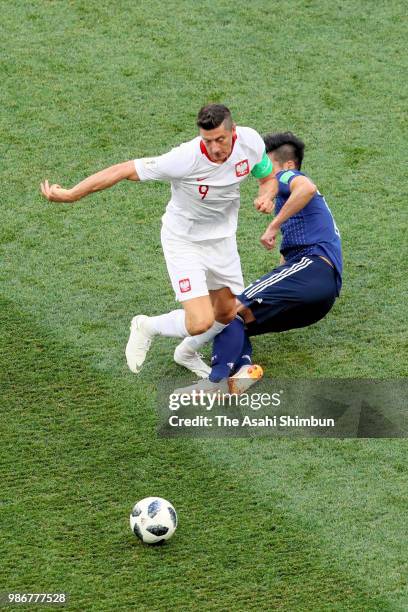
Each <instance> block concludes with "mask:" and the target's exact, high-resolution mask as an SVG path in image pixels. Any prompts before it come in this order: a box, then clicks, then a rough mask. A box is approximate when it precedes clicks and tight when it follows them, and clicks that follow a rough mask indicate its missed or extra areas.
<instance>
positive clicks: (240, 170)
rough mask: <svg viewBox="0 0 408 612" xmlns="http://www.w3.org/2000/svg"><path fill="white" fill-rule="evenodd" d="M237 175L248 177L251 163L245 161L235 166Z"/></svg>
mask: <svg viewBox="0 0 408 612" xmlns="http://www.w3.org/2000/svg"><path fill="white" fill-rule="evenodd" d="M235 174H236V175H237V176H246V175H247V174H249V163H248V160H247V159H243V160H242V161H240V162H238V163H237V164H235Z"/></svg>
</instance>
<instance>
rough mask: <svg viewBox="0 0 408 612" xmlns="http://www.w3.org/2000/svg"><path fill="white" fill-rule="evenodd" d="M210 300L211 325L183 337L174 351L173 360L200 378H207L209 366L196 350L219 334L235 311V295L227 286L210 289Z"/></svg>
mask: <svg viewBox="0 0 408 612" xmlns="http://www.w3.org/2000/svg"><path fill="white" fill-rule="evenodd" d="M206 297H208V296H206ZM198 299H202V298H198ZM210 300H211V308H212V312H213V317H214V319H215V321H214V322H213V324H212V326H211V327H210V328H208V329H207V331H205V332H204V333H201V334H198V335H192V336H191V337H188V338H185V339H184V340H183V341H182V342H181V343H180V344H179V345H178V346H177V347H176V350H175V351H174V361H175V362H176V363H178V364H179V365H182V366H184V367H185V368H187V369H188V370H191V371H192V372H194V373H195V374H197V376H200V378H207V377H208V375H209V374H210V371H211V368H210V367H209V366H208V365H207V364H206V363H205V362H204V361H203V360H202V358H201V356H200V354H199V353H198V352H197V351H198V349H199V348H200V347H201V346H203V345H204V344H206V343H207V342H210V340H212V339H213V338H214V337H215V336H216V335H217V334H219V333H220V332H221V331H222V330H223V329H224V327H225V326H226V325H227V324H228V323H229V322H230V321H232V319H233V318H234V316H235V312H236V301H235V296H234V295H233V293H232V292H231V290H230V288H229V287H223V288H222V289H217V290H211V291H210ZM191 301H193V300H191ZM185 303H186V302H184V303H183V304H185Z"/></svg>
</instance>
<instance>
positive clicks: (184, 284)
mask: <svg viewBox="0 0 408 612" xmlns="http://www.w3.org/2000/svg"><path fill="white" fill-rule="evenodd" d="M179 287H180V291H181V293H187V291H191V283H190V279H189V278H182V279H181V280H179Z"/></svg>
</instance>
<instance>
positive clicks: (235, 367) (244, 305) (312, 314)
mask: <svg viewBox="0 0 408 612" xmlns="http://www.w3.org/2000/svg"><path fill="white" fill-rule="evenodd" d="M264 140H265V146H266V152H267V154H268V156H269V157H270V159H271V161H272V164H273V172H274V175H275V177H276V179H277V193H276V198H275V217H274V219H273V221H272V223H270V225H269V226H268V228H267V229H266V231H265V233H264V234H263V236H262V238H261V242H262V244H263V245H264V246H265V248H266V249H268V250H271V249H273V248H274V247H275V242H276V237H277V235H278V233H279V231H280V232H281V234H282V242H281V246H280V252H281V262H280V265H279V266H278V267H276V268H274V269H273V270H272V271H270V272H268V273H267V274H264V275H263V276H262V277H261V278H258V279H256V280H255V281H254V282H252V283H251V284H250V285H248V286H247V287H246V289H245V290H244V291H243V293H241V294H240V295H238V296H237V300H238V308H237V313H238V314H237V317H236V318H235V319H234V320H233V321H232V322H231V323H230V324H229V325H228V326H227V327H226V328H225V329H224V330H223V331H222V332H221V333H220V334H219V335H218V336H216V338H215V339H214V342H213V354H212V363H211V365H212V368H211V372H210V374H209V379H207V380H203V381H200V382H199V383H197V385H196V386H195V387H196V388H204V389H207V390H211V389H212V386H214V388H215V387H216V386H217V383H219V382H220V381H224V380H226V379H229V377H230V376H231V375H232V374H233V373H235V377H237V376H238V378H239V373H240V371H242V376H243V377H247V378H248V379H251V378H252V377H253V378H254V382H255V379H257V378H259V377H261V376H262V369H261V368H257V367H256V366H253V367H252V368H251V367H249V368H248V366H249V364H251V354H252V347H251V342H250V337H251V336H258V335H260V334H266V333H270V332H282V331H286V330H289V329H294V328H299V327H306V326H308V325H312V324H313V323H316V322H317V321H319V320H320V319H322V318H323V317H324V316H325V315H326V314H327V313H328V312H329V310H330V309H331V308H332V306H333V304H334V302H335V300H336V298H337V297H338V296H339V293H340V289H341V284H342V253H341V240H340V233H339V230H338V228H337V226H336V223H335V221H334V218H333V216H332V213H331V211H330V209H329V207H328V205H327V203H326V200H325V199H324V197H323V196H322V194H321V193H320V192H319V191H318V190H317V188H316V186H315V184H314V183H313V182H312V181H311V180H310V179H309V178H308V177H307V176H306V175H305V174H304V173H303V172H301V166H302V161H303V153H304V143H303V142H302V141H301V140H300V139H299V138H297V137H296V136H295V135H294V134H292V133H291V132H279V133H275V134H269V135H267V136H265V137H264ZM263 212H268V211H265V210H264V211H263ZM183 342H188V338H187V339H186V340H184V341H183ZM229 380H230V381H231V380H232V379H229ZM249 384H251V381H250V380H249ZM191 388H193V387H191ZM230 391H234V388H232V389H231V386H230Z"/></svg>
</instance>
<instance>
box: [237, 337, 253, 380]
mask: <svg viewBox="0 0 408 612" xmlns="http://www.w3.org/2000/svg"><path fill="white" fill-rule="evenodd" d="M251 363H252V344H251V341H250V339H249V336H248V334H247V333H246V332H245V340H244V346H243V347H242V353H241V355H240V357H239V359H238V361H236V362H235V367H234V372H238V370H239V369H240V368H242V366H244V365H250V364H251Z"/></svg>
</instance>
